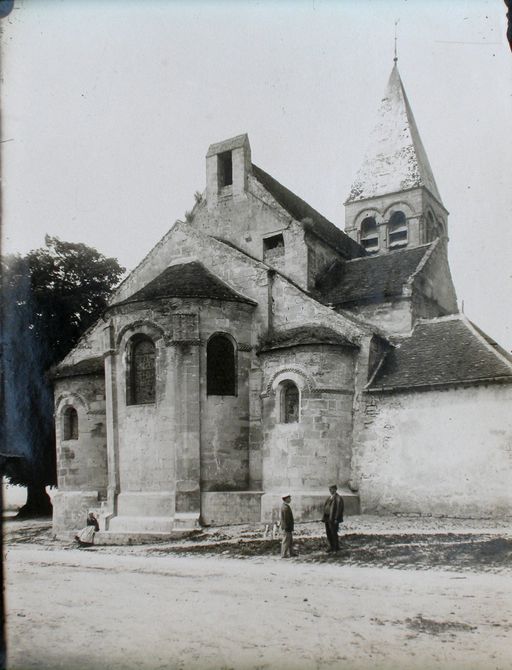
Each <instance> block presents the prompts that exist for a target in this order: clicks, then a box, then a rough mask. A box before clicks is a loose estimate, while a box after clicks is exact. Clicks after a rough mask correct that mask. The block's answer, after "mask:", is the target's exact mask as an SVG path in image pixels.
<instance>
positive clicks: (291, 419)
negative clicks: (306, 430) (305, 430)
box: [281, 381, 300, 423]
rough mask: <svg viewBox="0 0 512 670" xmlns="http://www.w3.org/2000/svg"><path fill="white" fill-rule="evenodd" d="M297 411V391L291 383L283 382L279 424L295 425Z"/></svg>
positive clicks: (297, 415) (298, 406) (298, 408)
mask: <svg viewBox="0 0 512 670" xmlns="http://www.w3.org/2000/svg"><path fill="white" fill-rule="evenodd" d="M299 410H300V394H299V389H298V388H297V386H296V385H295V384H294V383H293V382H290V381H286V382H283V384H282V389H281V423H297V422H298V420H299Z"/></svg>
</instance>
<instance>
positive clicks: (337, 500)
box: [322, 493, 343, 523]
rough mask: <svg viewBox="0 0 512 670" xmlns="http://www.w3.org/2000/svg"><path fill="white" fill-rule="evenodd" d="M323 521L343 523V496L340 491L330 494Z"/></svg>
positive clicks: (325, 505)
mask: <svg viewBox="0 0 512 670" xmlns="http://www.w3.org/2000/svg"><path fill="white" fill-rule="evenodd" d="M322 521H324V522H325V523H341V522H342V521H343V498H342V497H341V496H340V494H339V493H335V494H334V495H333V496H329V497H328V498H327V500H326V501H325V504H324V515H323V517H322Z"/></svg>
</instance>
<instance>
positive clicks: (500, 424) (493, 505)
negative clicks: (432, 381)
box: [352, 384, 512, 518]
mask: <svg viewBox="0 0 512 670" xmlns="http://www.w3.org/2000/svg"><path fill="white" fill-rule="evenodd" d="M365 396H366V397H365V403H363V406H362V409H361V411H362V412H364V428H363V430H362V432H361V434H360V436H359V437H358V439H357V441H356V443H355V445H354V456H353V461H352V462H353V469H354V479H355V481H357V482H358V483H359V494H360V498H361V509H362V512H363V513H379V514H396V513H402V514H410V513H418V514H424V515H429V514H431V515H433V516H461V517H466V518H467V517H474V518H479V517H494V516H510V515H511V514H512V489H511V487H510V481H511V479H512V413H511V412H510V407H511V406H512V386H511V385H507V386H504V385H497V384H496V385H487V386H485V385H481V386H475V387H469V388H457V389H446V390H437V391H425V392H404V393H400V394H398V393H397V394H392V395H388V394H365Z"/></svg>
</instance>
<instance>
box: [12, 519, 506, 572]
mask: <svg viewBox="0 0 512 670" xmlns="http://www.w3.org/2000/svg"><path fill="white" fill-rule="evenodd" d="M4 535H5V543H6V545H7V547H8V546H9V545H10V546H15V545H20V544H23V545H27V544H30V545H39V546H41V547H42V548H45V549H48V550H51V549H62V548H67V549H71V548H74V547H75V545H74V543H72V542H67V543H66V542H63V541H59V540H56V539H54V537H53V535H52V531H51V521H50V520H49V519H46V520H34V521H32V522H29V521H24V522H23V523H19V522H15V521H12V522H9V521H7V523H5V522H4ZM505 535H506V534H505ZM294 546H295V549H296V550H297V551H298V553H299V556H298V557H296V558H292V559H290V560H291V561H300V562H303V563H330V564H337V563H339V564H340V565H360V566H375V567H389V568H402V569H413V570H428V569H431V568H438V569H443V570H457V571H460V570H468V571H473V572H501V571H503V570H507V569H510V568H512V538H511V537H510V536H509V535H508V536H507V535H506V536H505V537H502V536H500V535H496V534H485V533H414V532H411V533H396V534H395V533H387V534H386V533H371V532H358V533H347V534H342V535H341V536H340V551H339V552H337V553H335V554H332V553H327V552H326V541H325V537H323V536H321V535H320V534H318V533H317V532H316V531H315V529H314V528H313V527H309V526H308V525H307V524H304V529H303V531H302V533H298V534H297V535H296V537H295V545H294ZM279 550H280V539H279V538H275V539H273V538H268V537H263V533H262V532H261V531H258V530H256V529H254V528H249V527H236V526H231V527H226V528H215V529H214V528H209V529H204V530H203V531H198V532H197V533H195V534H194V535H192V536H191V537H188V538H186V539H182V540H174V541H168V540H166V541H162V542H160V543H156V544H152V545H144V546H141V545H138V546H136V545H132V546H130V547H128V546H94V547H91V548H87V549H84V551H97V552H101V553H116V554H124V553H127V554H128V553H129V554H137V555H146V556H150V555H153V556H154V555H166V554H167V555H176V554H180V555H183V554H191V555H192V554H196V555H198V554H199V555H210V556H211V555H218V556H223V557H232V558H255V557H265V556H269V557H270V556H273V557H277V556H279Z"/></svg>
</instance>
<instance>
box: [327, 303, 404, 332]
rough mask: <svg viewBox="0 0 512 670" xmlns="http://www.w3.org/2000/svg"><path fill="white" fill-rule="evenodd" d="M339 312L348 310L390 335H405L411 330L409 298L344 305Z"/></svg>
mask: <svg viewBox="0 0 512 670" xmlns="http://www.w3.org/2000/svg"><path fill="white" fill-rule="evenodd" d="M339 311H340V313H343V312H344V311H345V312H349V313H351V314H353V315H354V316H357V317H359V318H361V319H362V320H363V321H366V322H367V323H371V324H373V325H374V326H377V328H379V329H381V330H382V331H384V332H386V333H389V334H390V335H405V334H408V333H410V332H411V329H412V325H413V320H412V318H413V314H412V306H411V299H410V298H398V299H396V300H388V301H387V302H379V303H375V302H369V303H366V304H360V305H350V306H345V307H344V308H343V309H340V310H339Z"/></svg>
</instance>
